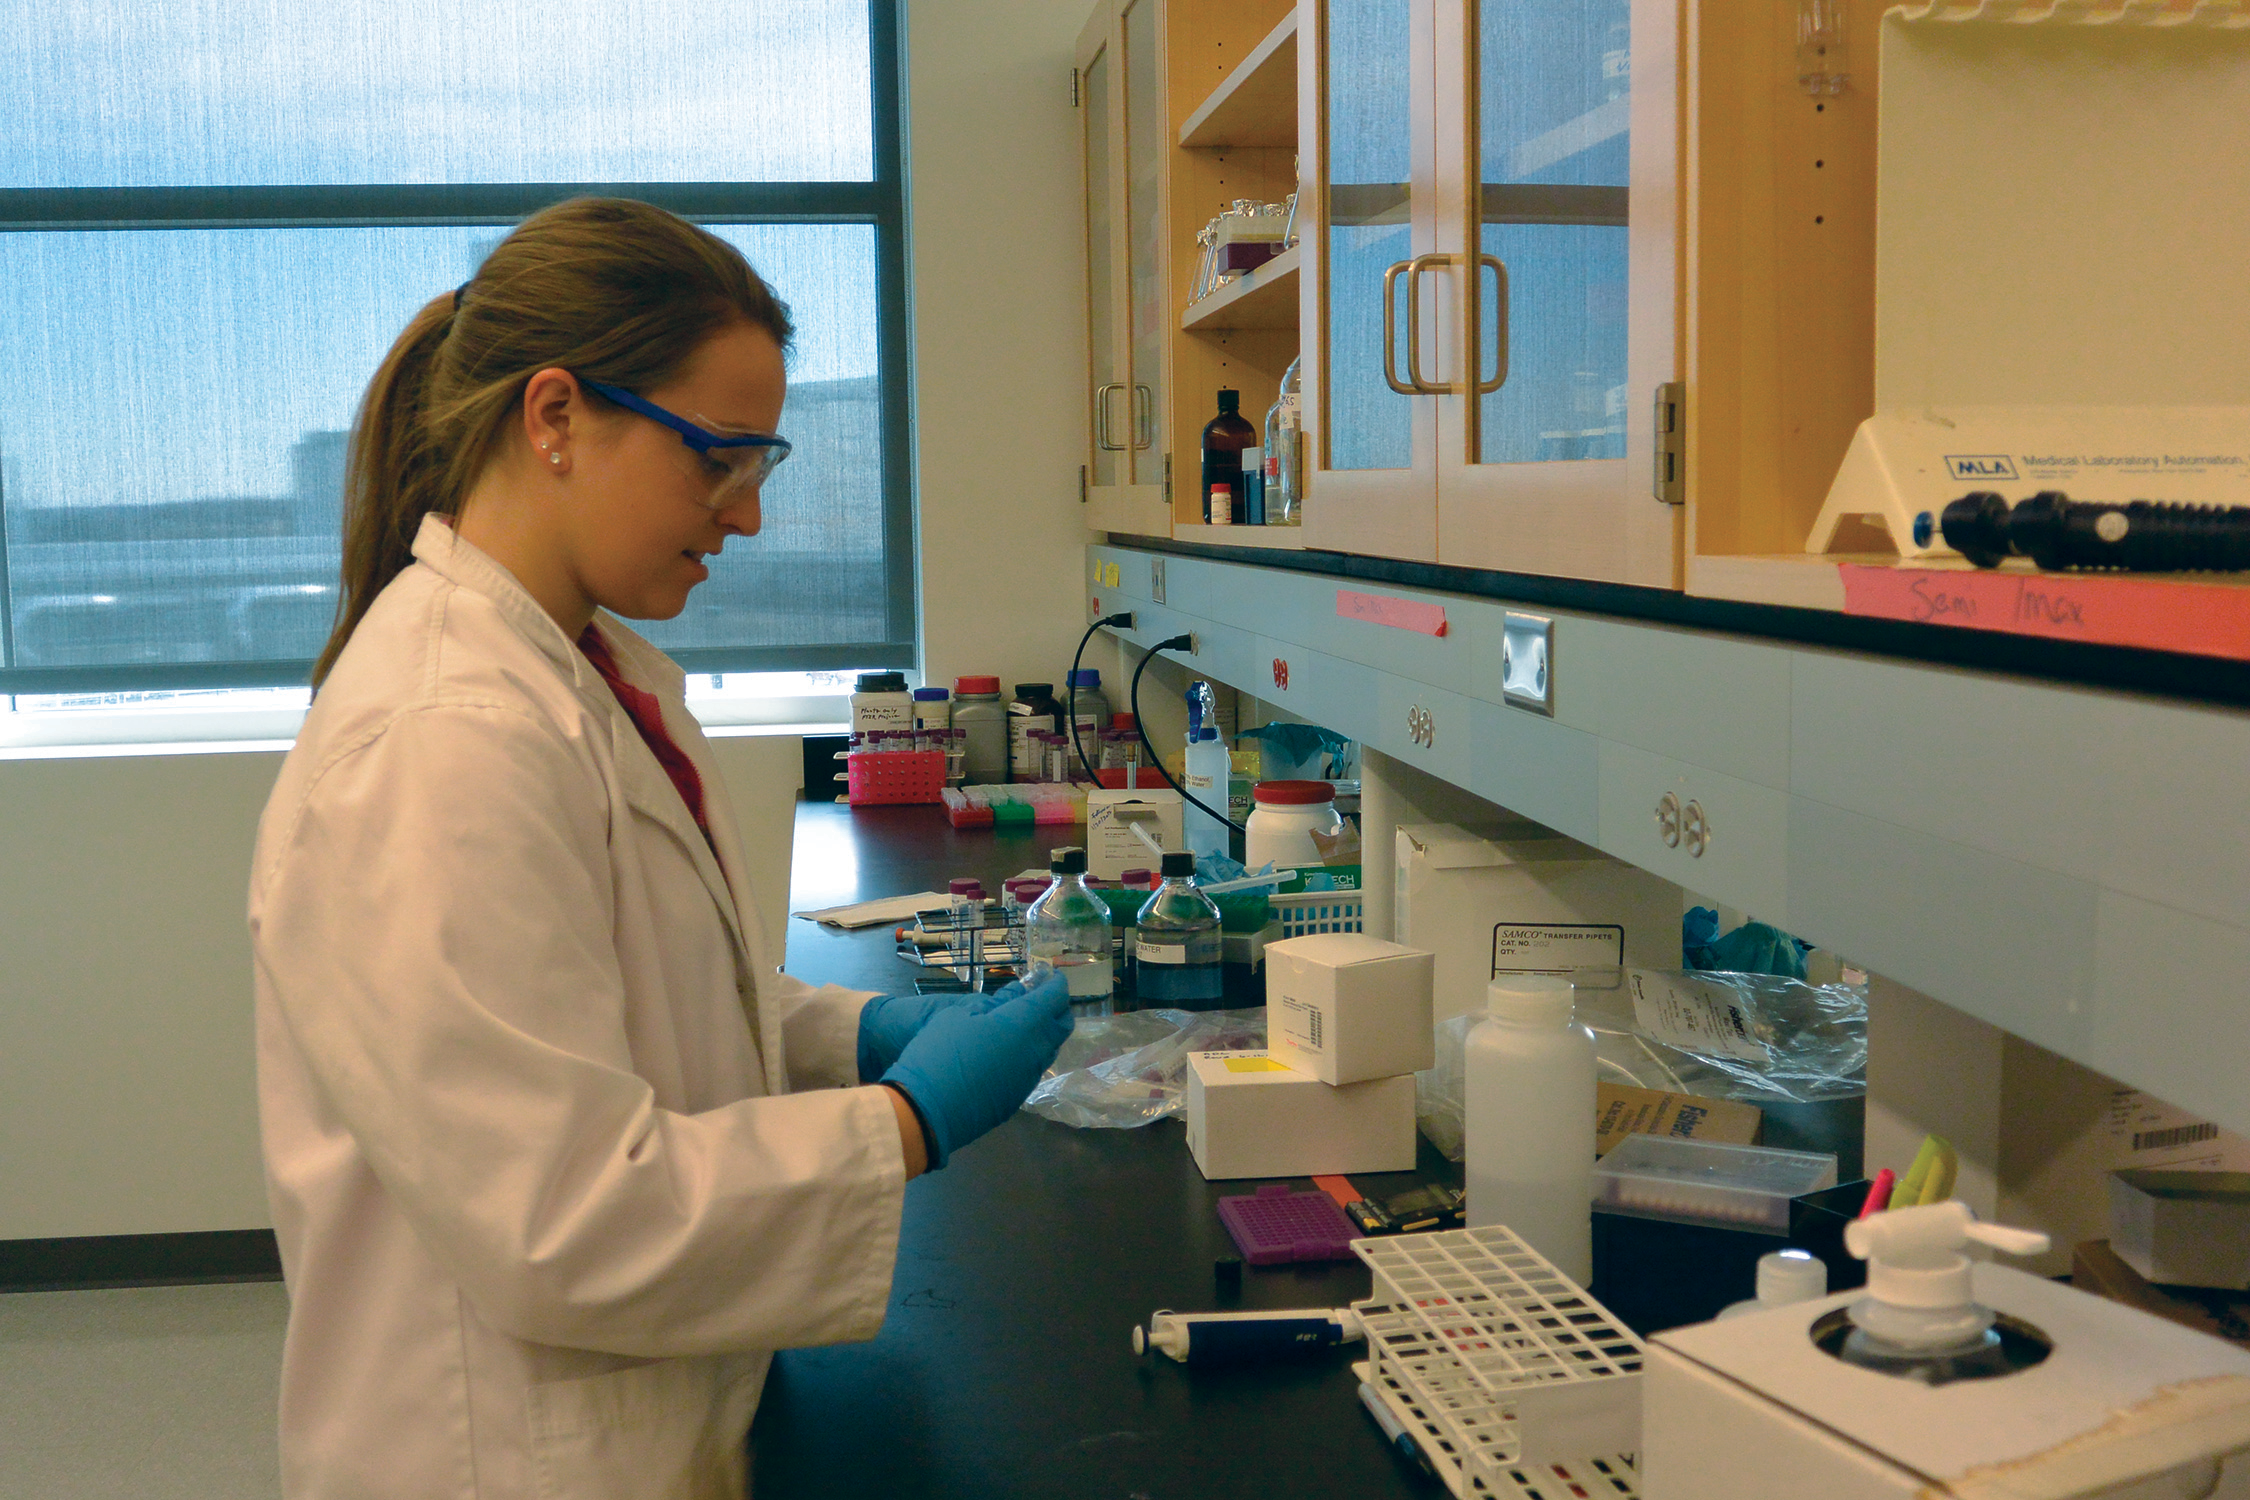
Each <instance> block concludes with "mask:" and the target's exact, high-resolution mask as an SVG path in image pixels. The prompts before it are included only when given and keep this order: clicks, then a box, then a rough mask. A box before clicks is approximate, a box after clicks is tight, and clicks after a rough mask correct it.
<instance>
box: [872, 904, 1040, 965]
mask: <svg viewBox="0 0 2250 1500" xmlns="http://www.w3.org/2000/svg"><path fill="white" fill-rule="evenodd" d="M977 931H978V933H979V934H980V936H979V938H978V953H977V958H976V964H975V966H976V968H978V969H979V970H982V971H985V972H988V973H989V972H990V971H991V970H993V969H1012V968H1017V967H1020V966H1021V965H1022V963H1023V914H1022V913H1021V912H1016V913H1013V914H1011V913H1007V912H1000V911H987V912H985V913H984V925H983V926H982V927H980V928H978V929H977ZM967 933H968V929H967V928H960V927H955V926H954V925H953V921H952V913H951V912H950V911H927V912H923V913H921V914H920V915H919V916H917V917H915V919H914V920H913V922H912V923H910V924H908V926H907V927H906V928H905V930H904V931H902V932H901V934H900V936H899V940H898V956H899V957H900V958H903V959H905V960H906V961H907V962H908V963H910V964H913V965H915V966H916V967H918V968H924V969H966V968H968V967H970V960H969V955H968V953H967V952H966V951H965V945H964V943H963V939H964V938H965V937H966V936H967Z"/></svg>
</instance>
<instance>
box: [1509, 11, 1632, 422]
mask: <svg viewBox="0 0 2250 1500" xmlns="http://www.w3.org/2000/svg"><path fill="white" fill-rule="evenodd" d="M1631 37H1632V8H1631V5H1630V3H1629V0H1478V3H1477V5H1476V34H1475V37H1474V42H1475V48H1476V68H1475V72H1474V75H1473V82H1474V84H1475V87H1476V106H1475V108H1476V133H1475V137H1474V144H1475V150H1476V158H1477V168H1476V176H1475V179H1474V181H1475V184H1476V191H1475V196H1474V197H1473V198H1472V199H1471V200H1470V202H1471V205H1472V208H1473V212H1474V216H1475V217H1474V227H1475V233H1474V241H1475V248H1476V257H1477V279H1478V286H1477V289H1476V295H1475V298H1474V300H1475V305H1476V317H1477V332H1476V338H1475V340H1474V343H1475V347H1476V351H1477V356H1478V363H1479V367H1480V368H1479V370H1478V378H1477V390H1476V401H1475V407H1474V415H1473V420H1472V421H1471V422H1470V423H1469V433H1468V437H1469V443H1470V450H1471V451H1470V461H1471V462H1473V463H1479V464H1525V463H1565V462H1570V461H1572V460H1578V459H1603V458H1623V457H1624V456H1625V404H1626V403H1625V327H1626V300H1627V299H1626V256H1627V243H1626V241H1627V230H1628V219H1627V213H1626V208H1627V202H1628V188H1629V185H1630V183H1631V181H1632V175H1631V174H1632V159H1631V125H1632V82H1633V80H1632V50H1631V48H1632V44H1631Z"/></svg>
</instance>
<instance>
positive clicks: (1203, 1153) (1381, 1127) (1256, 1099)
mask: <svg viewBox="0 0 2250 1500" xmlns="http://www.w3.org/2000/svg"><path fill="white" fill-rule="evenodd" d="M1187 1139H1188V1151H1189V1153H1190V1154H1191V1155H1193V1156H1194V1157H1195V1164H1196V1166H1197V1167H1199V1168H1201V1169H1202V1171H1203V1175H1204V1176H1205V1177H1207V1178H1210V1179H1211V1180H1213V1181H1219V1180H1221V1179H1224V1178H1230V1177H1314V1176H1319V1175H1321V1174H1324V1173H1329V1172H1338V1173H1349V1172H1408V1171H1412V1170H1413V1168H1414V1075H1413V1074H1411V1073H1406V1074H1402V1075H1400V1076H1399V1077H1396V1078H1377V1079H1372V1080H1370V1081H1369V1082H1366V1083H1347V1084H1344V1085H1343V1086H1342V1087H1337V1086H1335V1085H1332V1084H1326V1083H1322V1082H1321V1081H1320V1080H1319V1079H1317V1078H1315V1077H1313V1076H1312V1075H1311V1074H1310V1073H1299V1072H1297V1071H1296V1070H1295V1069H1293V1068H1290V1067H1286V1066H1284V1065H1283V1064H1282V1063H1280V1062H1278V1061H1276V1060H1275V1059H1273V1058H1271V1057H1269V1056H1267V1055H1266V1054H1265V1053H1263V1052H1195V1053H1191V1054H1189V1056H1188V1077H1187Z"/></svg>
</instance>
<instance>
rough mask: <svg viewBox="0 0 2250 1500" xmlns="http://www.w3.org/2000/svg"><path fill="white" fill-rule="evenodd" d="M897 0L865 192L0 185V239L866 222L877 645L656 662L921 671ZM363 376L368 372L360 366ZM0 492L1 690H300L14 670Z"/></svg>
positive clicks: (874, 26) (877, 18) (874, 55)
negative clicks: (571, 212)
mask: <svg viewBox="0 0 2250 1500" xmlns="http://www.w3.org/2000/svg"><path fill="white" fill-rule="evenodd" d="M902 4H903V0H867V11H868V61H869V85H870V101H869V102H870V106H871V112H872V113H871V126H872V133H873V142H872V144H873V148H874V162H873V168H874V172H873V176H872V177H871V178H870V179H869V180H868V181H865V182H818V181H812V182H570V183H552V182H537V183H520V182H519V183H411V184H389V183H375V184H361V185H350V186H338V185H317V186H273V185H258V186H243V187H152V188H0V234H13V233H37V232H54V231H80V232H83V231H89V230H92V231H118V232H147V231H152V230H170V229H408V228H443V227H495V228H497V227H506V226H510V225H513V224H515V223H517V222H519V221H521V220H522V219H523V218H525V217H526V216H528V215H530V214H532V213H535V212H537V211H538V210H540V209H542V208H545V207H547V206H548V205H550V204H553V203H558V202H561V201H562V200H563V199H566V198H575V197H581V196H600V197H621V198H636V199H639V200H640V201H642V202H644V203H651V204H654V205H656V206H657V207H659V208H664V209H669V210H670V211H671V212H673V213H676V214H678V215H680V216H681V217H682V218H685V219H688V220H691V221H693V222H695V223H699V224H711V225H735V224H745V225H753V224H866V225H871V226H873V228H874V230H875V274H876V298H877V302H878V307H877V312H876V366H875V367H876V381H877V389H878V391H879V392H880V395H881V401H882V413H883V415H882V432H881V439H882V444H883V462H882V532H883V553H884V585H885V595H886V609H885V615H884V619H885V629H884V632H883V634H884V637H885V638H884V639H883V640H880V641H868V642H860V643H848V644H843V645H800V646H732V647H727V646H721V647H699V648H694V649H688V650H675V651H670V652H667V654H668V655H669V656H670V657H671V658H672V660H674V661H675V662H677V663H678V664H679V665H680V667H681V668H682V669H684V670H685V671H687V672H690V673H725V672H782V671H818V670H823V669H827V670H833V669H838V668H878V667H897V668H906V669H911V668H913V667H915V666H916V665H918V663H919V638H920V631H919V628H918V624H919V618H920V600H919V597H918V569H917V567H916V559H915V526H914V514H915V506H914V495H913V478H914V467H913V460H912V450H911V447H910V444H911V442H912V435H913V418H912V411H911V406H910V403H911V401H912V397H913V382H912V342H911V308H910V307H909V304H908V268H907V224H906V201H907V194H906V181H905V169H906V160H905V128H906V120H905V106H904V92H905V87H906V76H905V59H904V55H903V52H902V49H901V45H900V40H901V31H900V9H901V6H902ZM368 373H369V374H373V371H369V372H368ZM5 506H6V494H5V491H4V490H0V694H35V693H108V692H161V691H166V690H170V689H186V688H213V687H243V688H269V687H302V686H304V685H305V684H306V683H307V682H308V681H309V680H310V678H311V675H312V668H313V660H312V658H310V657H307V658H305V659H303V660H301V661H280V660H275V661H256V662H177V663H169V664H167V663H144V664H136V665H132V666H114V667H103V666H72V667H19V666H17V665H16V664H15V615H14V607H13V600H12V597H11V593H10V588H9V570H8V534H7V532H8V528H7V526H6V524H5V519H6V510H5Z"/></svg>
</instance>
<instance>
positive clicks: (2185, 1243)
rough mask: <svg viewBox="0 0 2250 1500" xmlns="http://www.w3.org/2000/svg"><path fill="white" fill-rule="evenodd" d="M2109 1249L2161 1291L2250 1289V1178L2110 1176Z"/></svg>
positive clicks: (2144, 1172)
mask: <svg viewBox="0 0 2250 1500" xmlns="http://www.w3.org/2000/svg"><path fill="white" fill-rule="evenodd" d="M2109 1248H2110V1249H2112V1250H2114V1251H2116V1252H2117V1258H2118V1259H2119V1260H2122V1261H2123V1262H2125V1264H2127V1265H2129V1266H2131V1267H2132V1268H2133V1269H2134V1270H2136V1271H2138V1272H2140V1273H2141V1274H2142V1275H2143V1276H2146V1277H2147V1278H2148V1279H2149V1280H2151V1281H2154V1282H2157V1283H2159V1284H2162V1285H2166V1286H2207V1287H2223V1288H2225V1289H2226V1290H2228V1291H2234V1292H2239V1291H2243V1290H2245V1289H2250V1174H2245V1173H2242V1172H2158V1171H2151V1170H2148V1169H2146V1168H2128V1169H2127V1170H2125V1171H2122V1172H2112V1173H2111V1174H2110V1176H2109Z"/></svg>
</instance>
